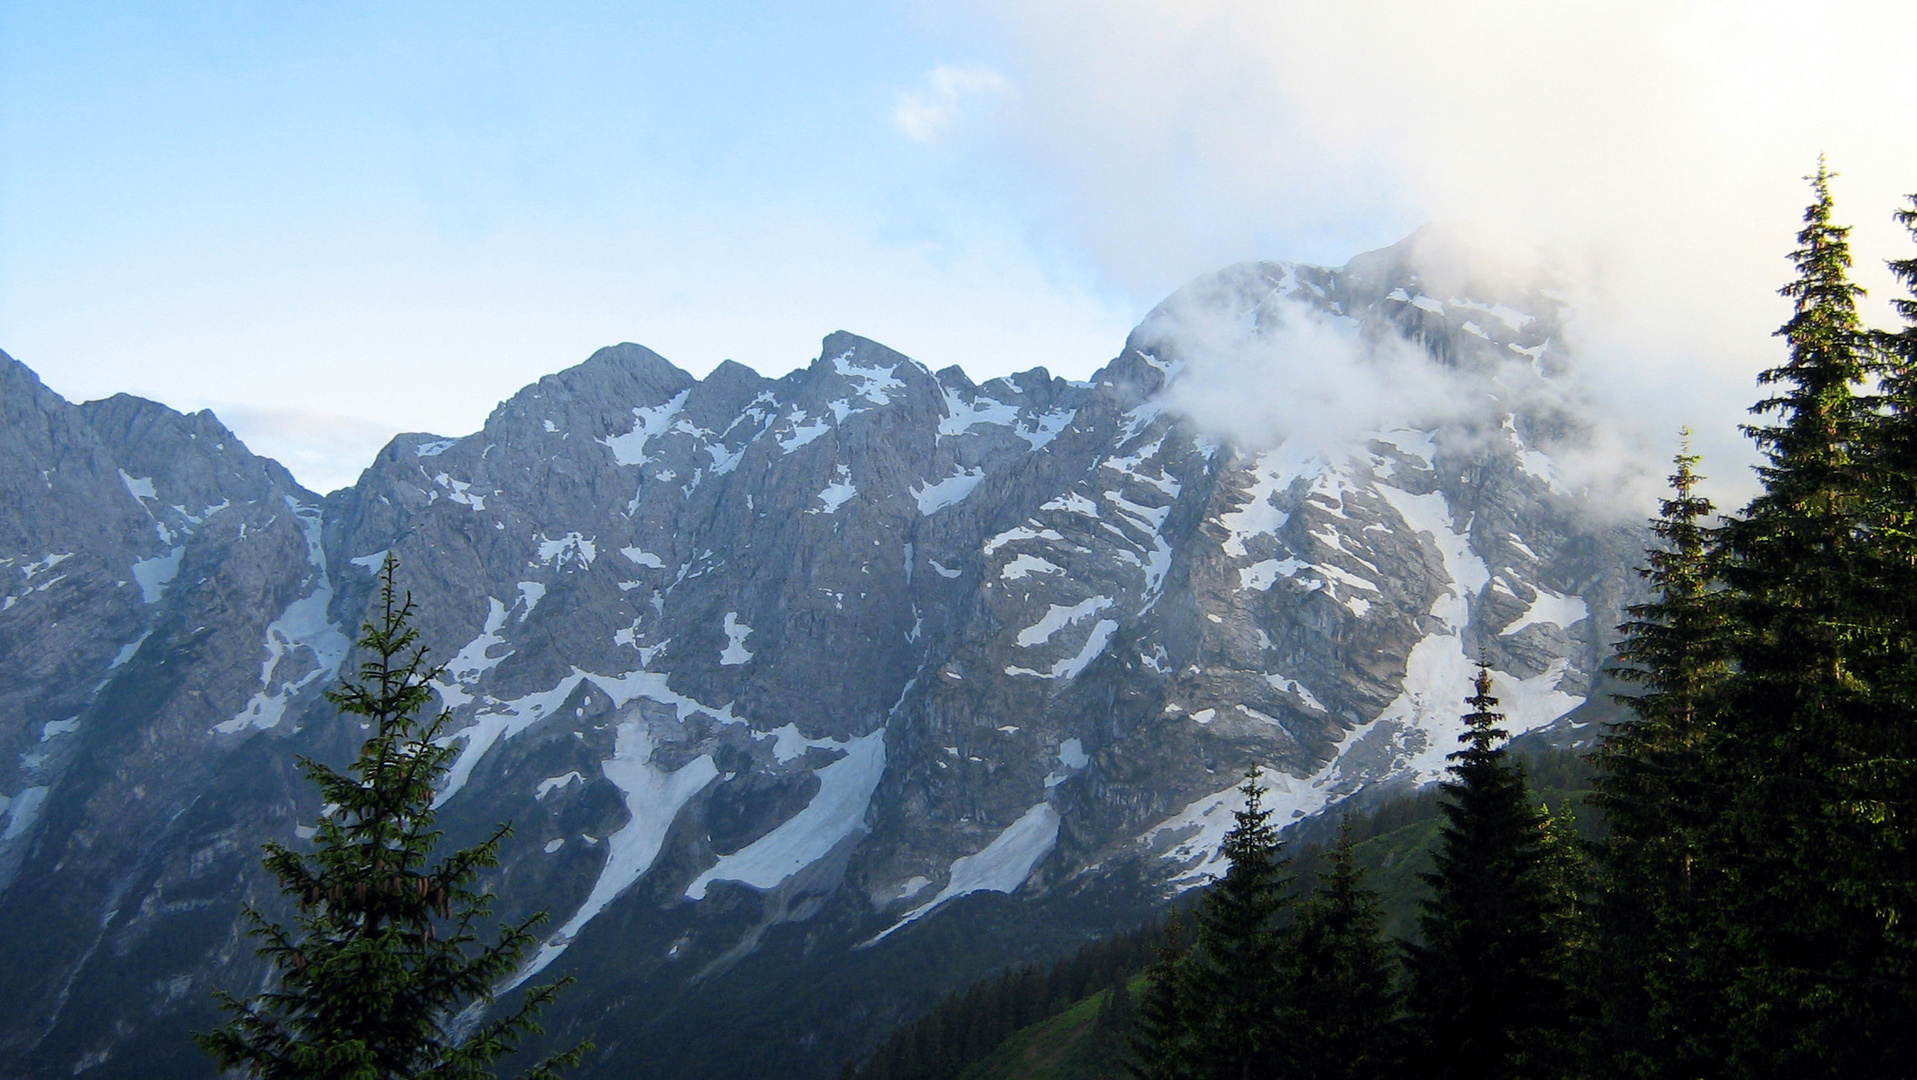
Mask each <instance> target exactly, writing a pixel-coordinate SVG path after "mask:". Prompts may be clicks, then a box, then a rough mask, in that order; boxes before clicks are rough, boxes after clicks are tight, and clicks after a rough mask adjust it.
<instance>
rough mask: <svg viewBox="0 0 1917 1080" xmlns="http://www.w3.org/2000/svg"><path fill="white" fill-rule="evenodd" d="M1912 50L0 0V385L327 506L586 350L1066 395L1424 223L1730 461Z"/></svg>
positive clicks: (929, 13)
mask: <svg viewBox="0 0 1917 1080" xmlns="http://www.w3.org/2000/svg"><path fill="white" fill-rule="evenodd" d="M1913 40H1917V5H1913V4H1909V3H1902V2H1900V3H1842V2H1836V0H1820V3H1818V4H1816V5H1805V4H1802V3H1801V2H1800V3H1793V4H1784V3H1776V4H1770V3H1762V2H1752V0H1741V2H1736V3H1682V2H1674V0H1660V2H1655V3H1653V2H1635V0H1611V2H1608V3H1604V4H1593V3H1587V2H1579V3H1551V2H1545V0H1523V2H1518V0H1512V2H1469V0H1460V2H1456V3H1450V4H1431V3H1429V2H1426V0H1380V2H1374V3H1366V4H1346V5H1331V4H1324V3H1319V2H1311V3H1299V2H1291V0H1179V2H1149V3H1148V2H1126V0H1099V2H1097V3H1092V2H1069V0H1068V2H1058V3H1036V2H1032V0H1025V2H1020V3H977V4H954V3H950V2H944V3H936V4H935V3H929V2H928V3H914V2H911V0H895V2H884V0H869V2H865V3H836V4H831V3H808V4H796V3H795V4H770V3H767V4H743V3H714V2H711V0H706V2H701V3H683V4H681V3H631V2H627V3H616V4H615V3H608V4H591V3H565V2H559V0H551V2H546V3H541V4H536V5H535V4H497V3H485V2H478V0H462V2H461V3H457V4H452V3H445V4H435V3H426V2H419V3H408V4H404V5H398V4H392V3H377V4H358V3H351V2H346V0H329V2H327V3H323V4H322V3H311V4H303V3H292V2H283V3H277V4H271V5H264V4H257V3H217V2H207V0H200V2H195V3H191V4H186V3H178V4H173V3H119V4H116V3H111V2H94V3H88V4H73V3H55V2H47V3H41V2H34V0H0V349H5V350H6V351H7V352H9V353H11V354H12V355H14V356H15V357H17V358H19V359H20V360H22V361H24V362H26V363H27V364H29V365H31V366H32V367H33V368H34V369H35V370H36V371H38V372H39V373H40V375H41V377H42V378H44V379H45V380H46V381H47V382H48V384H49V385H51V386H52V387H53V388H54V389H55V390H57V391H59V392H61V393H63V394H65V395H67V396H69V397H71V398H74V399H76V400H77V399H84V398H90V397H97V396H101V395H105V394H109V393H112V392H115V391H119V390H128V391H131V392H134V393H139V394H143V395H146V396H149V397H153V398H156V399H158V400H161V401H164V402H166V403H168V404H170V405H173V406H176V407H179V408H184V409H192V408H199V407H204V406H211V407H213V408H215V410H216V411H218V412H219V413H220V415H221V416H222V417H223V418H225V419H226V420H227V421H228V423H229V424H231V425H232V426H234V427H235V428H236V429H237V430H238V431H239V432H240V434H241V435H242V436H244V437H245V438H246V439H247V441H248V442H249V444H251V445H253V446H254V447H255V448H256V449H258V450H261V451H262V452H266V453H270V454H273V455H274V456H277V457H280V458H281V459H282V460H285V461H286V462H287V463H288V464H289V465H290V466H291V467H292V468H293V469H294V471H295V472H296V473H297V474H298V475H299V476H300V478H301V479H302V480H303V481H305V482H306V483H308V484H309V485H311V486H314V487H317V488H319V489H321V490H325V489H327V488H331V487H334V486H337V485H340V484H343V483H347V482H350V480H351V479H352V477H353V476H354V475H355V474H356V473H357V471H358V468H359V466H360V465H361V464H362V463H363V462H364V461H365V460H367V459H368V458H369V457H370V455H371V453H372V452H373V450H374V449H376V448H377V446H378V445H379V444H380V443H381V442H383V441H384V439H385V438H386V437H387V436H389V435H390V434H392V433H393V432H395V431H398V430H402V429H404V430H427V431H436V432H440V433H444V434H463V433H465V432H467V431H470V430H472V429H474V428H475V427H477V426H478V424H479V423H480V422H481V421H482V420H483V418H484V416H485V414H486V412H487V411H488V410H490V409H491V407H492V406H493V405H494V403H496V402H497V401H498V400H499V399H501V398H502V397H505V396H506V395H508V394H510V393H512V392H513V391H514V390H516V389H518V388H519V387H520V386H522V385H524V384H525V383H527V382H529V381H532V380H533V379H536V378H537V377H538V376H540V375H542V374H545V373H548V372H551V371H554V370H557V369H559V368H561V367H564V366H567V365H569V364H572V363H575V362H577V361H578V360H580V359H583V358H584V357H585V356H586V355H587V354H588V353H590V352H591V351H592V350H593V349H594V348H596V347H598V346H601V345H605V344H610V343H613V342H618V341H626V340H630V341H637V342H640V343H643V344H646V345H649V346H651V347H653V348H654V349H657V350H658V351H659V352H661V353H662V354H664V355H665V356H667V357H668V358H669V359H671V360H673V361H674V362H676V363H678V364H679V365H681V366H682V367H685V368H687V369H688V370H691V371H693V372H695V373H703V372H704V371H706V370H707V369H709V368H711V367H712V366H713V365H714V364H716V363H718V362H719V361H720V360H721V359H725V358H728V357H730V358H734V359H737V360H740V361H742V362H744V363H747V364H750V365H752V366H753V367H756V368H758V369H760V370H761V371H764V372H766V373H769V374H778V373H782V372H784V371H786V370H789V369H790V368H792V367H794V366H797V365H799V364H802V363H804V362H806V361H807V360H809V359H810V358H811V357H812V356H813V355H815V354H816V352H817V348H818V341H819V339H820V337H822V336H823V335H824V334H826V333H827V332H829V331H832V330H836V329H847V330H852V331H855V332H857V333H862V334H865V335H867V336H870V337H873V338H876V339H878V340H881V341H884V342H885V343H887V344H889V345H891V346H893V347H895V348H898V349H900V350H902V351H904V352H906V353H909V354H911V355H913V356H916V357H918V358H919V359H921V360H924V361H925V362H927V363H929V364H931V365H933V366H934V367H938V366H943V365H945V364H948V363H960V364H963V365H964V366H965V367H966V368H967V369H968V370H969V371H971V372H973V373H974V375H975V376H989V375H994V374H1002V373H1005V372H1008V371H1013V370H1019V369H1023V368H1026V367H1030V366H1033V365H1038V364H1043V365H1045V366H1047V367H1049V368H1051V369H1052V370H1053V371H1054V372H1057V373H1060V374H1065V375H1068V376H1074V377H1082V376H1083V375H1085V374H1087V373H1088V372H1090V371H1091V370H1092V369H1093V368H1094V367H1096V366H1097V365H1098V364H1100V363H1102V362H1103V361H1105V360H1106V359H1109V358H1110V357H1111V356H1112V355H1113V354H1114V353H1115V352H1116V350H1117V349H1118V347H1119V345H1120V343H1121V342H1122V340H1123V336H1124V334H1125V332H1126V331H1127V330H1128V329H1129V328H1130V327H1131V326H1132V324H1133V323H1134V322H1136V320H1137V319H1138V317H1139V316H1141V315H1142V314H1143V313H1144V311H1145V310H1146V309H1148V308H1149V307H1150V306H1151V305H1152V304H1154V303H1155V302H1156V301H1157V300H1159V299H1161V298H1162V297H1163V296H1164V294H1166V293H1167V292H1169V291H1170V290H1172V289H1174V288H1176V287H1177V286H1178V285H1179V284H1181V283H1183V282H1184V281H1186V280H1188V279H1189V278H1191V277H1192V276H1194V275H1197V274H1199V273H1203V272H1205V271H1208V270H1211V269H1215V268H1217V267H1219V266H1222V265H1224V264H1226V263H1230V262H1233V261H1237V260H1240V259H1247V258H1290V259H1300V260H1306V261H1315V262H1326V263H1332V264H1337V263H1342V262H1343V261H1344V260H1345V259H1346V258H1347V257H1349V256H1350V255H1351V254H1354V253H1356V252H1358V251H1362V250H1366V249H1368V248H1375V247H1379V246H1382V245H1384V244H1388V243H1391V242H1393V241H1395V240H1397V239H1399V238H1400V237H1402V236H1403V235H1404V234H1406V233H1408V232H1409V231H1410V230H1411V229H1413V228H1415V227H1416V226H1417V225H1419V224H1420V223H1422V222H1424V221H1426V220H1431V219H1439V220H1450V221H1464V222H1471V223H1475V227H1478V228H1481V229H1483V230H1485V231H1486V232H1487V233H1488V234H1491V235H1496V236H1499V237H1502V238H1504V240H1505V242H1508V243H1510V244H1512V245H1514V246H1516V245H1531V244H1535V245H1540V246H1543V247H1546V248H1549V249H1550V250H1551V251H1553V252H1554V253H1555V257H1556V258H1557V259H1559V260H1561V261H1562V262H1563V263H1564V264H1565V265H1566V266H1568V267H1569V268H1571V269H1572V271H1573V272H1574V274H1575V275H1576V281H1577V284H1578V288H1579V292H1578V300H1579V306H1580V310H1581V311H1582V312H1583V316H1582V318H1581V319H1580V323H1579V334H1580V342H1579V344H1580V345H1581V346H1582V348H1583V350H1584V352H1585V354H1586V356H1587V357H1588V358H1589V363H1590V364H1592V365H1595V366H1597V367H1598V369H1599V370H1600V371H1601V372H1602V373H1603V374H1604V375H1605V378H1603V379H1600V380H1598V382H1599V384H1600V385H1602V386H1604V387H1605V388H1606V392H1607V393H1609V394H1611V395H1612V396H1613V398H1614V399H1615V400H1614V402H1613V403H1614V404H1616V405H1617V406H1618V407H1619V408H1618V411H1619V413H1620V415H1626V416H1628V417H1630V418H1631V419H1632V420H1633V421H1634V422H1636V423H1638V424H1641V425H1643V426H1644V427H1645V428H1646V430H1650V431H1668V430H1669V429H1670V428H1673V427H1675V426H1676V424H1678V423H1681V422H1686V421H1688V422H1690V423H1692V424H1693V425H1695V426H1697V427H1699V428H1700V429H1701V433H1702V437H1703V440H1704V442H1705V445H1706V448H1707V450H1715V451H1717V452H1718V453H1720V454H1722V455H1733V454H1735V453H1736V452H1737V451H1736V440H1735V438H1734V437H1732V436H1731V435H1729V434H1728V432H1729V429H1730V425H1732V424H1734V423H1735V422H1736V421H1737V420H1738V419H1739V418H1740V417H1739V416H1738V413H1739V410H1740V408H1741V406H1742V404H1744V403H1745V402H1747V401H1749V400H1750V399H1751V398H1752V397H1753V391H1752V388H1751V375H1752V373H1754V372H1755V371H1756V370H1757V369H1758V368H1760V367H1763V366H1766V365H1768V364H1769V363H1771V362H1773V361H1774V360H1775V358H1776V346H1775V344H1774V343H1773V342H1772V341H1771V340H1770V339H1769V337H1768V335H1769V332H1770V331H1771V330H1772V329H1773V328H1774V327H1775V326H1776V325H1777V324H1778V323H1779V322H1781V321H1782V318H1783V309H1782V308H1781V307H1780V305H1779V301H1778V300H1777V299H1776V297H1775V296H1774V295H1773V290H1774V289H1775V287H1776V286H1777V285H1778V284H1780V283H1781V282H1782V281H1783V280H1784V278H1785V276H1786V275H1787V273H1788V268H1787V267H1786V265H1785V263H1784V262H1783V260H1782V255H1783V253H1784V252H1785V251H1787V250H1788V248H1789V246H1790V235H1791V233H1792V231H1793V229H1794V227H1795V222H1796V218H1797V215H1798V214H1799V212H1800V211H1801V209H1802V205H1803V203H1804V201H1805V189H1804V185H1803V183H1802V181H1801V180H1800V179H1799V177H1801V176H1802V175H1803V174H1804V173H1805V172H1807V171H1808V170H1809V169H1811V168H1812V167H1813V166H1814V164H1815V161H1816V157H1817V154H1818V153H1819V152H1827V153H1828V154H1829V155H1830V157H1831V161H1832V164H1833V166H1834V167H1835V168H1837V169H1838V170H1839V171H1840V172H1841V173H1842V174H1843V176H1842V178H1841V179H1840V181H1839V182H1838V196H1839V199H1840V214H1841V216H1843V217H1844V218H1845V219H1847V220H1850V221H1853V222H1855V223H1856V224H1857V225H1858V231H1857V246H1858V254H1859V261H1860V268H1859V269H1860V277H1861V278H1862V279H1863V280H1864V282H1865V284H1866V285H1868V286H1871V287H1872V288H1873V290H1874V292H1875V293H1876V295H1875V296H1874V297H1873V303H1881V301H1882V299H1883V298H1884V296H1885V295H1886V294H1888V293H1889V291H1890V290H1889V289H1888V287H1887V283H1886V282H1885V280H1884V275H1883V274H1882V272H1881V260H1882V259H1884V258H1886V257H1895V256H1902V255H1904V254H1906V253H1907V251H1908V250H1909V247H1908V241H1907V239H1906V238H1904V237H1903V236H1901V234H1899V233H1898V231H1897V230H1895V229H1894V228H1893V227H1892V225H1891V223H1890V220H1889V214H1890V212H1891V210H1892V209H1894V208H1895V206H1896V204H1897V202H1898V200H1899V198H1900V197H1901V195H1902V194H1903V193H1905V192H1907V191H1911V190H1917V120H1914V118H1917V110H1911V109H1910V108H1909V107H1908V104H1907V102H1906V100H1905V99H1906V98H1907V94H1906V93H1904V92H1903V91H1904V90H1905V87H1904V85H1903V84H1904V83H1905V82H1906V81H1907V74H1908V64H1907V61H1906V59H1905V56H1904V50H1905V49H1906V48H1907V47H1908V44H1909V43H1910V42H1911V41H1913Z"/></svg>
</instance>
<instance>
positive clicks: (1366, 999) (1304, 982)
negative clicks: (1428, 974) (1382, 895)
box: [1272, 829, 1401, 1080]
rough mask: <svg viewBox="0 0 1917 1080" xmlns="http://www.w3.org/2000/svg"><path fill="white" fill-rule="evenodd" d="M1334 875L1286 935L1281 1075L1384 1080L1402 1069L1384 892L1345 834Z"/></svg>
mask: <svg viewBox="0 0 1917 1080" xmlns="http://www.w3.org/2000/svg"><path fill="white" fill-rule="evenodd" d="M1326 858H1327V861H1328V863H1329V867H1328V873H1327V874H1326V875H1325V877H1324V879H1323V881H1322V882H1321V883H1320V885H1319V888H1318V889H1317V890H1316V891H1315V892H1314V893H1313V894H1312V895H1311V896H1309V897H1307V898H1306V899H1305V900H1304V901H1303V902H1302V903H1300V904H1299V905H1298V914H1297V918H1296V919H1295V920H1294V921H1293V922H1292V925H1291V926H1290V928H1289V929H1288V930H1287V932H1286V934H1285V939H1284V944H1285V955H1284V960H1283V978H1284V983H1285V986H1284V994H1283V997H1284V1001H1285V1005H1286V1007H1285V1009H1284V1012H1283V1018H1282V1026H1281V1028H1280V1031H1279V1037H1278V1044H1279V1045H1278V1050H1277V1052H1276V1053H1275V1055H1274V1057H1275V1059H1276V1061H1277V1062H1278V1063H1281V1064H1279V1065H1278V1067H1276V1068H1274V1069H1273V1070H1272V1074H1273V1075H1279V1076H1296V1077H1299V1078H1300V1080H1305V1078H1312V1080H1318V1078H1322V1080H1383V1078H1385V1077H1393V1076H1396V1075H1398V1073H1399V1070H1400V1068H1401V1065H1400V1062H1399V1059H1398V1053H1397V1050H1398V1046H1397V1042H1398V1040H1397V1012H1398V998H1397V993H1396V988H1395V987H1394V986H1393V981H1394V979H1395V976H1396V964H1395V963H1394V962H1393V957H1392V955H1391V950H1390V947H1389V946H1388V945H1386V944H1385V941H1384V938H1383V937H1382V936H1381V935H1380V931H1379V928H1380V925H1381V922H1382V916H1381V914H1380V911H1379V907H1378V894H1377V893H1376V892H1374V891H1372V890H1371V889H1369V888H1366V887H1365V884H1364V872H1363V871H1362V870H1360V869H1359V868H1358V867H1357V866H1356V865H1355V864H1353V862H1352V855H1351V833H1350V831H1349V829H1341V830H1340V831H1339V834H1338V842H1337V844H1336V845H1334V846H1333V847H1332V848H1331V850H1330V851H1329V852H1327V854H1326Z"/></svg>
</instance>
